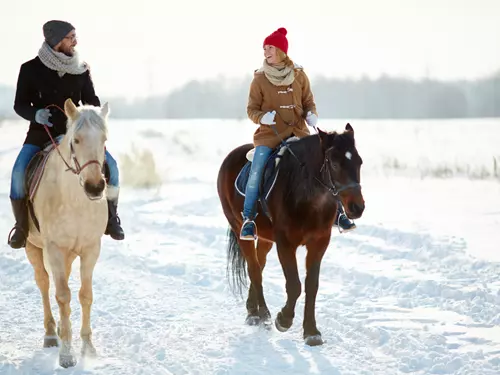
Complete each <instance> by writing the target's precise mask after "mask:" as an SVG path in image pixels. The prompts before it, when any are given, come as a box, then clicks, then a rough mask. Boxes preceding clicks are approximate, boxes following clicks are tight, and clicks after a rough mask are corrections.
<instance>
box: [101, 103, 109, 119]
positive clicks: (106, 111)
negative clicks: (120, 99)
mask: <svg viewBox="0 0 500 375" xmlns="http://www.w3.org/2000/svg"><path fill="white" fill-rule="evenodd" d="M101 116H102V117H104V118H107V117H108V116H109V104H108V102H106V103H104V105H103V106H102V108H101Z"/></svg>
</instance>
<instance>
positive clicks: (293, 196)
mask: <svg viewBox="0 0 500 375" xmlns="http://www.w3.org/2000/svg"><path fill="white" fill-rule="evenodd" d="M303 142H304V143H303V144H301V145H300V146H299V145H297V146H299V147H294V148H293V149H292V151H293V153H294V154H295V156H294V155H293V154H291V153H290V152H289V153H288V155H287V159H288V160H283V161H284V162H285V163H286V164H287V167H286V169H287V172H288V173H283V175H284V178H285V179H286V180H285V184H284V189H285V192H284V193H285V194H288V195H290V196H289V199H290V201H291V202H295V203H296V204H307V205H310V204H316V203H317V202H318V201H321V202H323V203H324V204H325V205H327V206H328V203H332V204H335V199H333V196H332V195H331V193H330V192H329V191H328V190H327V189H326V188H325V187H324V186H322V185H321V183H320V182H319V181H318V180H317V179H320V180H321V178H322V176H321V168H322V166H323V162H324V158H323V155H322V154H321V151H320V148H319V147H320V146H319V139H317V138H316V139H315V138H307V139H304V140H303ZM316 142H318V143H316ZM296 158H297V159H298V160H297V159H296ZM300 163H303V166H300ZM280 174H281V172H280Z"/></svg>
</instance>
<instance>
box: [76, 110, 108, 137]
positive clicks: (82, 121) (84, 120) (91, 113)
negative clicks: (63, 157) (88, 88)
mask: <svg viewBox="0 0 500 375" xmlns="http://www.w3.org/2000/svg"><path fill="white" fill-rule="evenodd" d="M78 111H79V116H78V119H76V121H74V122H72V121H71V120H70V119H68V123H67V128H68V129H67V133H69V134H68V135H70V136H71V137H73V135H74V134H76V133H77V132H79V131H80V130H82V129H83V128H84V127H85V126H90V127H93V128H95V129H97V130H99V131H101V132H103V133H104V134H105V135H107V134H108V126H107V123H106V120H105V119H104V118H102V117H101V113H100V108H99V107H94V106H91V105H84V106H81V107H80V108H79V109H78Z"/></svg>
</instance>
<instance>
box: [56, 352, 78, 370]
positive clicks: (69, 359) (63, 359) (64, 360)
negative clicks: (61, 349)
mask: <svg viewBox="0 0 500 375" xmlns="http://www.w3.org/2000/svg"><path fill="white" fill-rule="evenodd" d="M59 365H60V366H61V367H64V368H68V367H73V366H75V365H76V357H75V356H74V355H72V354H63V355H60V356H59Z"/></svg>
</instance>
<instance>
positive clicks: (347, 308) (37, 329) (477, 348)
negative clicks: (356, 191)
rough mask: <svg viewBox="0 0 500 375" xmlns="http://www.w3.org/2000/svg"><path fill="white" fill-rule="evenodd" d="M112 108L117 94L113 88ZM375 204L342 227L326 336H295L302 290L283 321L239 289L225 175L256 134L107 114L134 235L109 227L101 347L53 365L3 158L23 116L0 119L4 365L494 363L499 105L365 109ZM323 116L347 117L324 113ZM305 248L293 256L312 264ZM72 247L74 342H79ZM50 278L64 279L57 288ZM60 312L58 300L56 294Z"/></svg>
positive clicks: (202, 370) (100, 296)
mask: <svg viewBox="0 0 500 375" xmlns="http://www.w3.org/2000/svg"><path fill="white" fill-rule="evenodd" d="M111 110H112V104H111ZM350 122H351V124H352V125H353V127H354V129H355V131H356V139H357V146H358V151H359V152H360V154H361V156H362V157H363V159H364V165H363V168H362V185H363V193H364V197H365V200H366V210H365V213H364V215H363V217H362V218H361V219H359V220H357V221H356V224H357V226H358V228H357V230H355V231H354V232H351V233H348V234H342V235H341V234H339V233H338V231H336V230H335V229H334V232H333V235H332V240H331V244H330V247H329V249H328V251H327V253H326V256H325V258H324V261H323V264H322V269H321V275H320V287H319V292H318V298H317V304H316V314H317V315H316V319H317V323H318V328H319V330H320V331H321V332H322V334H323V338H324V339H325V340H326V343H325V344H324V345H323V346H319V347H307V346H306V345H304V342H303V340H302V318H303V307H304V295H302V296H301V298H300V299H299V301H298V303H297V308H296V317H295V321H294V325H293V326H292V328H291V329H290V330H289V331H288V332H286V333H280V332H278V331H276V329H274V327H273V330H271V331H270V332H267V331H261V330H259V329H258V328H255V327H248V326H245V325H244V318H245V316H246V309H245V302H244V301H242V300H239V299H237V298H236V297H234V296H233V295H232V294H231V293H230V292H229V291H228V285H227V282H226V274H225V272H226V228H227V223H226V221H225V218H224V216H223V214H222V210H221V208H220V205H219V201H218V197H217V192H216V184H215V181H216V177H217V171H218V168H219V165H220V163H221V161H222V159H223V158H224V157H225V155H226V154H227V152H229V151H230V150H231V149H232V148H234V147H236V146H238V145H239V144H241V143H246V142H249V141H251V135H252V133H253V130H254V126H253V125H252V124H250V123H249V122H247V121H241V122H240V121H235V120H189V121H188V120H168V121H167V120H162V121H140V120H136V121H123V120H111V123H110V137H109V142H108V150H109V151H110V152H111V153H112V154H113V155H114V156H115V157H116V158H117V160H118V161H119V164H120V169H121V179H122V191H121V201H120V206H119V213H120V216H121V219H122V224H123V227H124V230H125V233H126V239H125V241H122V242H116V241H113V240H111V239H110V238H109V237H105V238H104V240H103V249H102V253H101V257H100V259H99V262H98V264H97V266H96V269H95V273H94V304H93V310H92V327H93V336H94V344H95V346H96V348H97V351H98V358H96V359H94V360H88V359H81V358H80V357H79V355H78V363H77V365H76V367H74V368H69V369H63V368H61V367H59V365H58V357H57V349H55V348H52V349H42V342H43V335H44V331H43V310H42V305H41V297H40V293H39V290H38V288H37V286H36V284H35V280H34V277H33V269H32V267H31V265H30V264H29V262H28V260H27V259H26V256H25V254H24V251H23V250H14V249H11V248H10V247H8V246H7V245H6V240H7V234H8V232H9V230H10V229H11V227H12V225H13V217H12V214H11V209H10V203H9V199H8V194H9V181H10V171H11V167H12V164H13V162H14V159H15V157H16V155H17V152H18V151H19V147H20V146H21V144H22V142H23V140H24V135H25V132H26V130H27V124H26V123H25V122H4V123H3V124H2V125H0V134H1V135H0V212H1V216H0V234H1V235H2V236H3V237H2V242H1V244H0V374H2V375H14V374H15V375H18V374H33V375H41V374H44V375H45V374H75V375H83V374H85V375H88V374H105V375H126V374H152V375H163V374H175V375H183V374H200V375H212V374H214V375H215V374H217V375H222V374H231V375H240V374H272V375H275V374H287V375H292V374H325V375H340V374H342V375H346V374H353V375H354V374H355V375H365V374H374V375H375V374H376V375H392V374H415V375H422V374H457V375H458V374H460V375H475V374H477V375H489V374H500V165H498V166H497V164H496V163H499V164H500V146H499V145H500V119H491V120H484V119H481V120H475V119H470V120H442V121H383V120H380V121H367V120H363V121H361V120H360V121H357V120H351V121H350ZM319 125H320V127H321V128H322V129H324V130H333V129H337V130H341V129H343V127H344V125H345V121H339V120H325V121H321V122H320V123H319ZM304 253H305V250H304V249H299V251H298V259H299V270H300V271H301V279H302V280H304V277H305V274H304ZM79 277H80V276H79V262H78V260H76V261H75V263H74V264H73V273H72V276H71V279H70V288H71V291H72V302H71V306H72V315H71V320H72V324H73V340H74V342H73V344H74V347H75V350H76V352H77V354H79V348H80V338H79V329H80V322H81V308H80V305H79V302H78V289H79V280H80V279H79ZM51 292H52V293H53V289H51ZM264 292H265V296H266V298H267V304H268V306H269V308H270V310H271V313H272V315H273V318H274V317H275V316H276V313H277V312H278V311H279V310H280V309H281V307H282V306H283V305H284V303H285V298H286V294H285V284H284V277H283V275H282V271H281V267H280V264H279V262H278V259H277V256H276V252H275V251H272V252H271V253H270V254H269V257H268V263H267V266H266V269H265V271H264ZM52 307H53V312H54V316H55V317H56V319H57V317H58V314H59V313H58V309H57V303H56V302H55V298H54V297H53V296H52Z"/></svg>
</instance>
